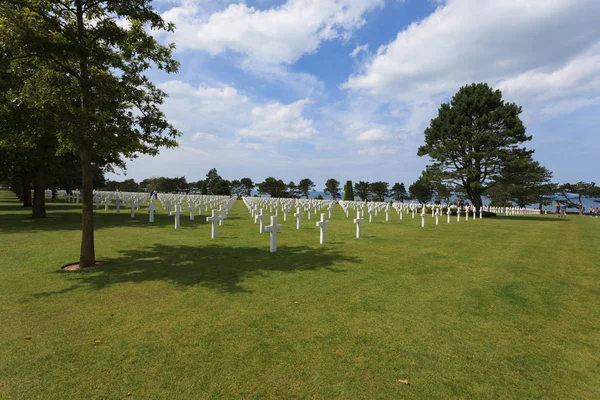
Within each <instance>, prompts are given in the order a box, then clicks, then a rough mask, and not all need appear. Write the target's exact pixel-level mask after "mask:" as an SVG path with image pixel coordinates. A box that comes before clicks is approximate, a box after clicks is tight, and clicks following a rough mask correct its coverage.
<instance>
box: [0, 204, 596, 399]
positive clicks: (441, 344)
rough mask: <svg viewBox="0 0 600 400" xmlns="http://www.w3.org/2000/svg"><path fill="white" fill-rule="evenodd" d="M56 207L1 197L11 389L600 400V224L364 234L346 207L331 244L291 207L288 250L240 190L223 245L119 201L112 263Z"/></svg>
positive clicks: (1, 287) (487, 224)
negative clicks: (79, 266)
mask: <svg viewBox="0 0 600 400" xmlns="http://www.w3.org/2000/svg"><path fill="white" fill-rule="evenodd" d="M48 209H49V216H48V218H46V219H43V220H32V219H30V218H29V215H30V210H27V209H24V208H23V207H21V206H20V205H19V203H18V202H17V201H16V199H14V198H13V197H12V195H11V194H10V193H7V192H0V399H5V398H6V399H45V400H46V399H118V398H128V397H127V395H128V393H130V394H131V398H139V399H293V398H297V399H308V398H315V399H398V398H401V399H452V398H464V399H479V398H482V399H488V398H489V399H598V398H600V361H599V360H600V257H599V256H600V219H592V218H589V217H579V216H572V217H570V218H569V219H568V220H558V219H556V218H555V217H553V216H522V217H497V218H489V219H483V220H476V221H472V220H469V221H465V220H464V216H463V218H461V221H460V223H456V221H455V218H453V219H452V223H451V224H446V223H445V217H444V218H442V221H443V222H441V223H440V225H439V226H434V225H433V223H432V222H433V220H432V218H431V217H429V218H428V219H427V226H426V227H425V228H424V229H422V228H420V226H419V224H420V219H414V220H412V219H410V218H409V217H408V216H405V217H404V220H403V221H399V220H398V216H397V215H396V214H393V218H391V221H390V222H385V221H384V216H383V214H380V216H379V217H378V218H377V219H376V221H374V222H373V223H372V224H368V223H365V224H364V225H363V238H361V239H359V240H357V239H355V238H354V234H355V228H354V224H353V223H352V222H351V219H346V218H345V217H344V215H343V212H342V210H341V208H339V207H337V208H336V210H335V212H334V216H333V218H332V223H331V225H330V226H329V229H328V232H327V240H328V243H326V244H325V245H322V246H320V245H319V244H318V238H319V233H318V228H316V227H315V220H314V219H313V221H306V219H305V220H304V221H303V227H302V229H301V230H300V231H297V230H296V229H295V219H293V218H291V219H290V220H289V221H288V222H283V221H282V218H280V221H279V222H280V223H283V224H284V229H283V231H282V232H281V233H280V235H279V238H278V239H279V240H278V242H279V252H278V253H274V254H270V253H269V252H268V249H269V238H268V235H267V234H262V235H261V234H259V233H258V226H257V225H255V224H254V223H253V222H252V221H251V218H250V215H249V213H248V212H247V211H246V208H245V207H244V205H243V203H242V202H241V201H238V202H237V203H236V205H235V206H234V207H233V209H232V212H231V213H230V217H229V218H228V219H227V220H226V221H225V224H224V226H223V227H220V229H219V235H220V237H219V238H218V239H214V240H211V239H210V225H209V224H207V223H206V222H205V220H204V217H196V220H195V221H189V220H188V219H187V218H182V228H181V229H180V230H177V231H176V230H174V229H173V218H170V217H168V216H166V215H165V213H164V212H162V213H159V214H158V215H157V217H156V218H157V219H156V222H155V224H154V225H153V226H150V225H149V224H148V222H147V219H148V217H147V213H145V212H144V213H142V212H140V213H138V215H137V216H136V218H135V219H134V220H131V219H130V218H129V213H128V211H127V210H124V212H123V213H122V214H121V215H116V214H115V212H114V208H113V209H111V210H110V212H109V213H105V212H104V209H103V208H101V209H100V210H98V211H97V212H96V252H97V253H96V254H97V258H98V259H99V260H110V264H108V265H106V266H104V267H102V268H99V269H93V270H87V271H82V272H64V271H61V270H60V267H61V266H62V265H65V264H67V263H70V262H75V261H77V260H78V252H79V244H80V243H79V240H80V232H79V218H80V217H79V213H78V211H79V210H78V206H77V205H73V204H66V203H57V204H50V205H49V206H48ZM26 337H30V340H26ZM96 341H100V342H99V343H96ZM400 379H408V381H409V382H410V385H405V384H403V383H400V382H398V380H400Z"/></svg>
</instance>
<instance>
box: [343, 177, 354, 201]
mask: <svg viewBox="0 0 600 400" xmlns="http://www.w3.org/2000/svg"><path fill="white" fill-rule="evenodd" d="M344 201H354V187H353V186H352V181H346V185H344Z"/></svg>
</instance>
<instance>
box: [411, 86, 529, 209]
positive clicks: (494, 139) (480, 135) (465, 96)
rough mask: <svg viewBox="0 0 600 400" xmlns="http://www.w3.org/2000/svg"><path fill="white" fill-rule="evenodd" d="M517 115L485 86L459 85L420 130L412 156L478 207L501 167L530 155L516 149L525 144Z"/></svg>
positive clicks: (515, 109)
mask: <svg viewBox="0 0 600 400" xmlns="http://www.w3.org/2000/svg"><path fill="white" fill-rule="evenodd" d="M521 111H522V110H521V107H519V106H517V105H516V104H514V103H505V102H504V100H502V93H501V92H500V91H499V90H495V91H494V90H492V88H490V87H489V86H488V85H487V84H485V83H479V84H471V85H468V86H464V87H462V88H460V89H459V91H458V92H457V93H456V94H455V95H454V97H453V98H452V100H451V102H450V103H444V104H442V105H441V107H440V109H439V111H438V116H437V117H436V118H434V119H432V120H431V124H430V126H429V127H428V128H427V129H426V130H425V144H424V145H423V146H421V147H420V148H419V151H418V154H419V156H425V155H427V156H429V158H430V159H431V160H432V161H433V165H432V167H433V168H435V169H437V170H439V171H440V172H441V174H442V179H443V180H444V181H445V182H447V183H449V184H450V185H451V186H458V187H461V188H463V189H464V190H465V192H466V193H467V195H468V196H469V198H470V199H471V201H472V202H473V204H474V205H475V206H477V207H480V206H481V205H482V201H481V196H482V195H483V194H484V193H485V192H486V190H488V189H489V188H491V187H492V186H493V185H494V184H495V183H496V182H497V181H498V179H500V178H501V177H502V175H503V173H504V171H505V169H506V168H507V166H508V165H509V164H510V163H511V162H514V161H515V160H518V159H520V158H523V157H529V156H530V155H531V154H532V153H533V152H532V151H529V150H527V149H526V148H521V147H519V145H520V144H522V143H524V142H526V141H528V140H531V136H527V135H526V134H525V127H524V125H523V123H522V122H521V120H520V118H519V115H520V114H521Z"/></svg>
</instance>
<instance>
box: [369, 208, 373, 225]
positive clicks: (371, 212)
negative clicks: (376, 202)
mask: <svg viewBox="0 0 600 400" xmlns="http://www.w3.org/2000/svg"><path fill="white" fill-rule="evenodd" d="M371 222H373V208H372V207H369V223H371Z"/></svg>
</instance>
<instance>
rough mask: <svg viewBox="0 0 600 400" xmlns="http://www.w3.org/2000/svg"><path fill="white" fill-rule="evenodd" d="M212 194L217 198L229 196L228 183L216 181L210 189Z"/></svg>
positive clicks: (223, 180)
mask: <svg viewBox="0 0 600 400" xmlns="http://www.w3.org/2000/svg"><path fill="white" fill-rule="evenodd" d="M212 194H214V195H217V196H231V184H230V182H229V181H228V180H226V179H221V180H219V181H217V182H216V183H215V184H214V186H213V188H212Z"/></svg>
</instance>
